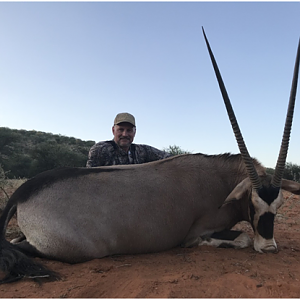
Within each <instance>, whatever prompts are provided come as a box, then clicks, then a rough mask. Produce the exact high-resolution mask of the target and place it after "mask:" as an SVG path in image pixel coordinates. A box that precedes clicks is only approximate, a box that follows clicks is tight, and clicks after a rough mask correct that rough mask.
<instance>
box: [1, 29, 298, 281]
mask: <svg viewBox="0 0 300 300" xmlns="http://www.w3.org/2000/svg"><path fill="white" fill-rule="evenodd" d="M203 34H204V37H205V41H206V43H207V47H208V51H209V54H210V57H211V60H212V63H213V67H214V69H215V72H216V76H217V79H218V82H219V85H220V89H221V92H222V95H223V98H224V102H225V105H226V109H227V111H228V115H229V119H230V121H231V124H232V127H233V131H234V134H235V136H236V139H237V142H238V145H239V149H240V152H241V154H238V155H232V154H228V153H227V154H220V155H205V154H187V155H180V156H175V157H171V158H168V159H165V160H160V161H156V162H152V163H147V164H142V165H126V166H124V165H123V166H111V167H97V168H62V169H56V170H50V171H46V172H43V173H41V174H39V175H37V176H35V177H33V178H32V179H30V180H28V181H27V182H25V183H24V184H23V185H22V186H20V187H19V188H18V189H17V190H16V191H15V193H14V194H13V195H12V196H11V198H10V200H9V201H8V203H7V205H6V207H5V209H4V211H3V213H2V215H1V218H0V234H1V235H0V269H1V270H2V271H3V272H4V274H5V278H3V279H2V281H1V283H8V282H12V281H15V280H18V279H21V278H24V277H27V278H36V277H48V278H49V279H58V278H59V275H58V274H56V273H55V272H54V271H50V270H48V269H47V268H45V267H44V266H43V265H41V264H40V263H37V262H36V261H35V260H34V259H32V258H29V257H28V255H29V256H39V257H44V258H49V259H54V260H59V261H64V262H69V263H78V262H84V261H87V260H91V259H94V258H101V257H104V256H108V255H114V254H135V253H150V252H159V251H164V250H167V249H170V248H173V247H176V246H179V245H181V246H183V247H191V246H198V245H202V244H214V245H217V246H221V247H223V246H231V247H236V248H243V247H248V246H250V245H251V244H252V241H251V240H250V238H249V237H248V235H246V234H245V233H242V232H239V231H232V230H231V228H232V227H233V226H234V225H235V224H236V223H238V222H240V221H243V220H245V221H248V222H250V223H251V225H252V227H253V230H254V245H253V246H254V249H255V250H256V251H258V252H276V251H277V245H276V242H275V240H274V236H273V228H274V218H275V215H276V212H277V210H278V208H279V207H280V206H281V205H282V203H283V201H284V198H283V195H282V189H284V190H287V191H290V192H292V193H295V194H300V184H299V183H297V182H293V181H289V180H285V179H282V175H283V170H284V168H285V162H286V156H287V151H288V144H289V136H290V131H291V125H292V117H293V111H294V103H295V98H296V89H297V81H298V72H299V52H300V50H299V48H300V44H298V50H297V58H296V62H295V69H294V77H293V83H292V89H291V95H290V101H289V108H288V113H287V118H286V124H285V129H284V135H283V140H282V146H281V150H280V154H279V158H278V162H277V165H276V169H275V174H274V176H270V175H267V174H266V172H265V168H264V167H263V166H262V165H261V164H260V163H259V162H258V161H257V160H256V159H253V158H251V157H250V155H249V154H248V151H247V148H246V146H245V143H244V141H243V138H242V135H241V132H240V130H239V126H238V124H237V121H236V118H235V115H234V112H233V109H232V107H231V104H230V100H229V97H228V95H227V92H226V89H225V86H224V83H223V80H222V78H221V75H220V72H219V69H218V67H217V64H216V62H215V59H214V56H213V53H212V51H211V49H210V46H209V43H208V41H207V38H206V36H205V33H204V30H203ZM16 211H17V217H18V225H19V227H20V229H21V231H22V233H23V234H24V236H23V238H20V239H18V240H17V241H14V243H10V242H8V241H7V240H6V238H5V232H6V227H7V224H8V222H9V220H10V219H11V218H12V216H13V215H14V213H15V212H16Z"/></svg>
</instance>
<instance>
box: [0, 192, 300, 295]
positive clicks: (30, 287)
mask: <svg viewBox="0 0 300 300" xmlns="http://www.w3.org/2000/svg"><path fill="white" fill-rule="evenodd" d="M285 198H286V201H285V203H284V205H283V206H282V207H281V208H280V210H279V212H278V214H277V216H276V220H275V234H274V236H275V239H276V242H277V245H278V249H279V252H278V253H277V254H271V253H265V254H259V253H257V252H256V251H254V250H253V249H252V248H247V249H241V250H239V249H221V248H212V247H208V246H202V247H196V248H190V249H186V248H180V247H178V248H175V249H171V250H169V251H165V252H162V253H154V254H143V255H120V256H113V257H106V258H102V259H95V260H92V261H89V262H86V263H80V264H73V265H70V264H66V263H61V262H57V261H51V260H45V259H38V258H36V259H37V260H39V261H41V262H43V264H45V265H46V266H47V267H49V268H51V269H53V270H55V271H57V272H59V273H60V274H61V276H62V280H60V281H55V282H47V281H44V282H43V283H42V284H40V283H38V282H35V281H33V280H30V279H23V280H22V281H19V282H15V283H10V284H3V285H0V295H1V297H2V298H294V297H295V298H296V297H297V298H299V297H300V282H299V280H300V218H299V213H300V198H299V196H293V195H292V196H291V194H290V193H285ZM238 228H242V229H244V230H245V231H247V232H248V233H249V234H250V236H252V237H253V233H252V231H251V228H250V226H249V225H248V224H246V223H245V222H242V223H241V224H238ZM9 229H10V232H9V236H11V237H12V236H13V235H14V233H15V231H16V230H17V225H16V220H13V221H12V222H11V224H10V225H9Z"/></svg>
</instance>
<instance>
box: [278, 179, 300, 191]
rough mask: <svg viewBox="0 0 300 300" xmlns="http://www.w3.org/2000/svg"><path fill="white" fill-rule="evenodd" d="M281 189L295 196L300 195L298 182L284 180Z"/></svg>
mask: <svg viewBox="0 0 300 300" xmlns="http://www.w3.org/2000/svg"><path fill="white" fill-rule="evenodd" d="M281 188H282V189H283V190H285V191H288V192H291V193H293V194H296V195H300V184H299V183H298V182H295V181H291V180H286V179H282V180H281Z"/></svg>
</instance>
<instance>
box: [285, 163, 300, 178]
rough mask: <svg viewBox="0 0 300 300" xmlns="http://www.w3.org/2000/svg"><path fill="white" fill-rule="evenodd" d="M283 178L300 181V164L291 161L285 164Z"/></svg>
mask: <svg viewBox="0 0 300 300" xmlns="http://www.w3.org/2000/svg"><path fill="white" fill-rule="evenodd" d="M283 178H285V179H289V180H294V181H297V182H300V166H299V165H296V164H293V163H291V162H289V163H287V164H286V165H285V169H284V172H283Z"/></svg>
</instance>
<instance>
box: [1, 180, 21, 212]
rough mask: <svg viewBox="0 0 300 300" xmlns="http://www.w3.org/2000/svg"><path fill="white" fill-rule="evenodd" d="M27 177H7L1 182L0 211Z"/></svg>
mask: <svg viewBox="0 0 300 300" xmlns="http://www.w3.org/2000/svg"><path fill="white" fill-rule="evenodd" d="M26 180H27V179H5V180H1V182H0V212H1V211H2V210H3V208H4V207H5V205H6V203H7V201H8V199H9V197H10V196H11V195H12V194H13V193H14V191H15V190H16V189H17V188H18V187H19V186H20V185H22V184H23V183H24V182H25V181H26Z"/></svg>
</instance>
